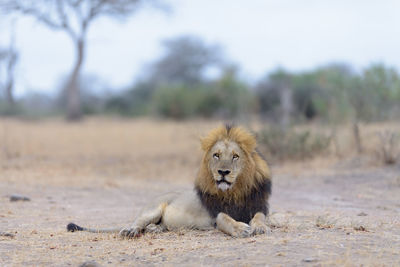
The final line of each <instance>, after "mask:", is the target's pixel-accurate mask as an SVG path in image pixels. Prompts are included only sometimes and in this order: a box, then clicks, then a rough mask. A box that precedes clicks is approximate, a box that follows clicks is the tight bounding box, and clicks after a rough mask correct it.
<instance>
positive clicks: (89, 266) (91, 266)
mask: <svg viewBox="0 0 400 267" xmlns="http://www.w3.org/2000/svg"><path fill="white" fill-rule="evenodd" d="M100 266H101V265H100V264H98V263H97V262H95V261H85V262H84V263H82V264H81V265H79V267H100Z"/></svg>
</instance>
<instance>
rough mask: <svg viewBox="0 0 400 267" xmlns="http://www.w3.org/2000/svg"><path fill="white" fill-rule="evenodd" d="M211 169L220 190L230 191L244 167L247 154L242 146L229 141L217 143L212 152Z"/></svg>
mask: <svg viewBox="0 0 400 267" xmlns="http://www.w3.org/2000/svg"><path fill="white" fill-rule="evenodd" d="M208 157H209V168H210V171H211V173H212V176H213V178H214V182H215V184H216V186H217V188H218V189H219V190H222V191H226V190H229V189H230V188H231V187H232V186H233V185H234V184H235V182H236V179H237V177H238V176H239V174H240V173H241V171H242V169H243V167H244V164H245V163H244V157H245V154H244V152H243V150H242V149H241V148H240V146H239V145H238V144H237V143H236V142H234V141H229V140H224V141H218V142H216V143H215V144H214V145H213V146H212V148H211V149H210V152H209V153H208Z"/></svg>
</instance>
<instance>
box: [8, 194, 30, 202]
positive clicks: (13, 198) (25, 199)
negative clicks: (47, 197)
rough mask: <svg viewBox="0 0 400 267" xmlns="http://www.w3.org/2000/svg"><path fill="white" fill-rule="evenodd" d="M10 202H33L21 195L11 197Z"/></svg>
mask: <svg viewBox="0 0 400 267" xmlns="http://www.w3.org/2000/svg"><path fill="white" fill-rule="evenodd" d="M10 201H11V202H15V201H31V199H30V198H29V197H25V196H21V195H11V196H10Z"/></svg>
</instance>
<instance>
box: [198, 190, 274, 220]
mask: <svg viewBox="0 0 400 267" xmlns="http://www.w3.org/2000/svg"><path fill="white" fill-rule="evenodd" d="M197 195H198V196H199V198H200V200H201V203H202V205H203V206H204V207H205V208H206V209H207V211H208V213H209V214H210V215H211V216H212V217H213V218H216V217H217V215H218V214H219V213H220V212H224V213H226V214H228V215H229V216H231V217H232V218H233V219H235V220H236V221H240V222H244V223H249V222H250V220H251V219H252V218H253V216H254V215H255V214H256V213H257V212H262V213H264V214H265V215H267V214H268V206H267V200H266V194H265V193H264V192H258V191H257V192H252V193H251V194H249V196H246V197H245V198H244V200H243V201H242V202H241V203H240V204H237V203H235V202H234V201H230V202H228V201H221V200H220V199H218V197H217V196H215V195H210V194H207V193H203V192H201V191H200V190H197Z"/></svg>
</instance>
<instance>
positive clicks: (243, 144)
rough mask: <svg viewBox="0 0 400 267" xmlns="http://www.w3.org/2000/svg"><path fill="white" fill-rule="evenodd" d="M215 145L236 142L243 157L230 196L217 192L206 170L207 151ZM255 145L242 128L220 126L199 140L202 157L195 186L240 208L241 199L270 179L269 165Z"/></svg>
mask: <svg viewBox="0 0 400 267" xmlns="http://www.w3.org/2000/svg"><path fill="white" fill-rule="evenodd" d="M218 141H232V142H236V143H237V144H238V145H239V146H240V148H241V149H242V150H243V152H244V154H245V164H244V165H245V166H244V168H243V170H242V172H241V174H239V176H238V178H237V181H236V182H235V184H234V186H233V188H232V190H230V191H229V192H228V191H221V190H218V188H217V187H216V186H215V181H214V179H213V177H212V173H211V171H210V169H209V160H210V158H211V157H210V155H209V154H210V149H211V148H212V147H213V145H214V144H215V143H217V142H218ZM256 145H257V142H256V138H255V137H254V135H252V134H251V133H249V132H248V131H246V130H245V129H243V128H241V127H228V126H220V127H218V128H216V129H214V130H212V131H211V132H210V133H209V134H208V135H207V136H206V137H204V138H202V139H201V148H202V149H203V151H204V155H203V159H202V161H201V165H200V171H199V173H198V175H197V178H196V180H195V185H196V186H197V187H198V188H200V190H201V191H202V192H203V193H209V194H211V195H217V196H218V197H220V198H221V199H228V200H234V201H235V202H236V203H238V204H240V202H241V201H242V200H243V198H244V197H245V196H246V195H248V194H249V193H250V192H251V190H252V189H253V188H254V187H255V186H256V185H257V184H260V183H262V182H263V180H266V179H267V180H269V179H270V170H269V168H268V165H267V163H266V162H265V161H264V160H263V159H262V158H261V157H260V155H259V153H258V152H257V151H256Z"/></svg>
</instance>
